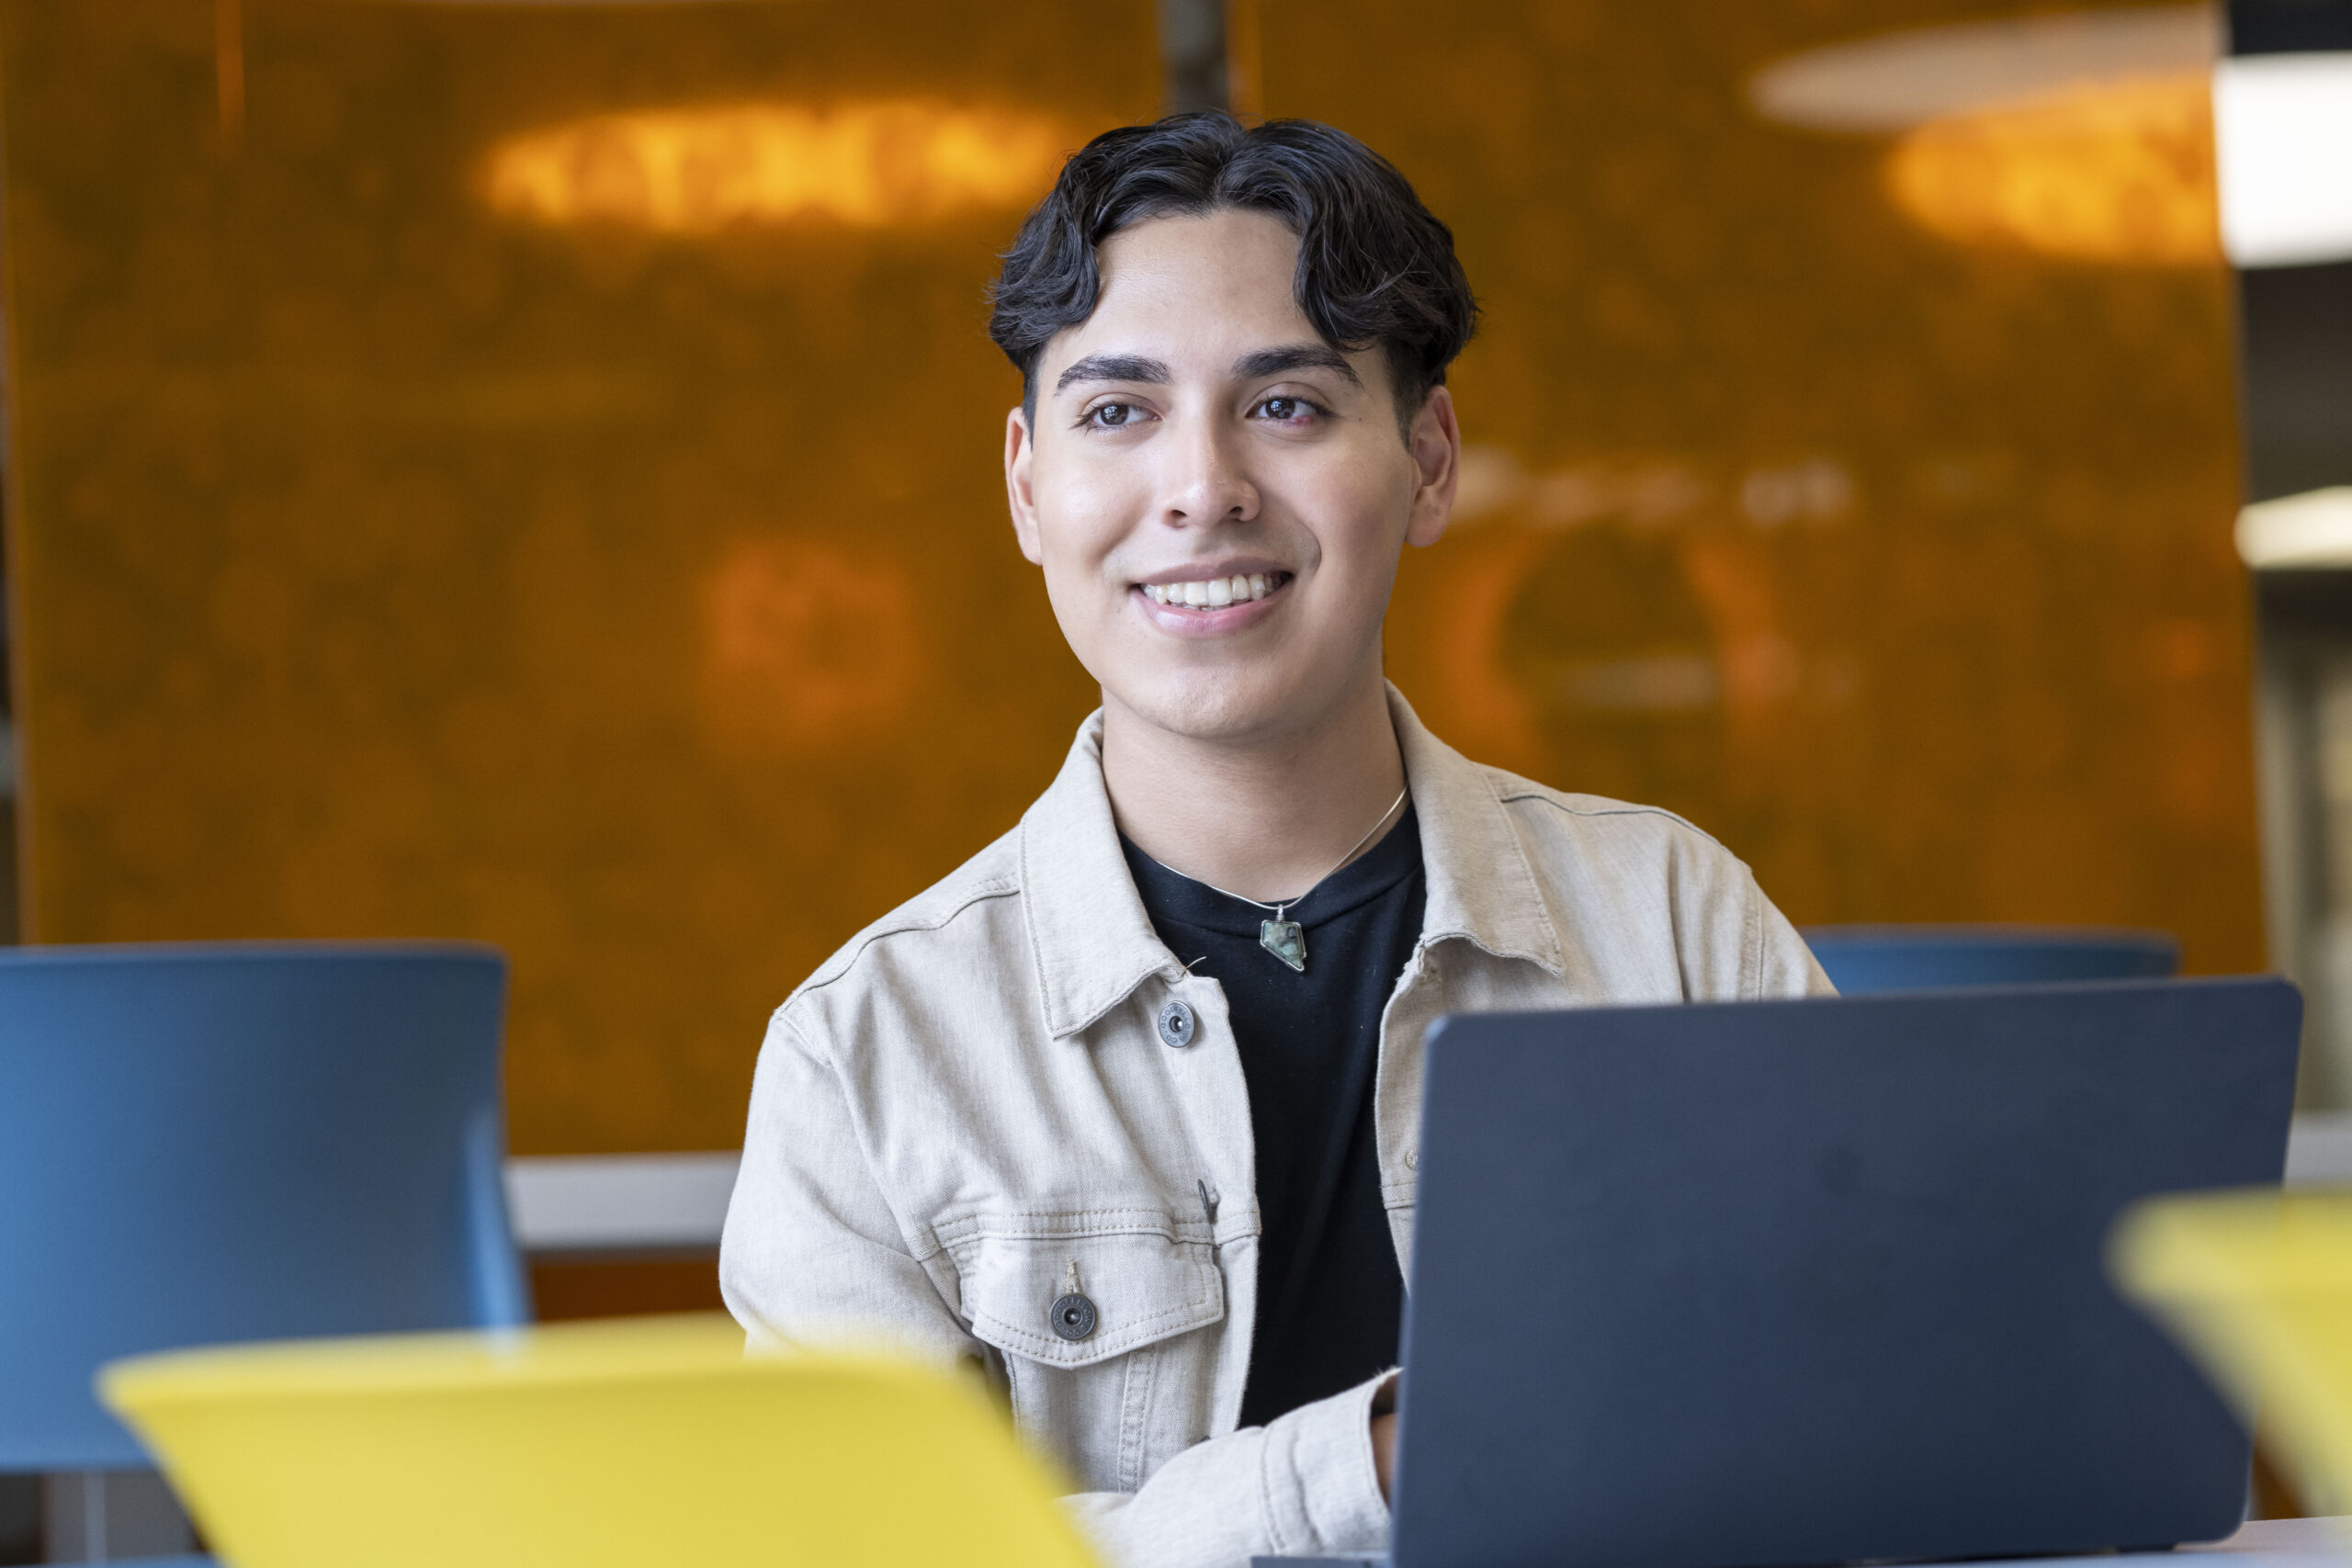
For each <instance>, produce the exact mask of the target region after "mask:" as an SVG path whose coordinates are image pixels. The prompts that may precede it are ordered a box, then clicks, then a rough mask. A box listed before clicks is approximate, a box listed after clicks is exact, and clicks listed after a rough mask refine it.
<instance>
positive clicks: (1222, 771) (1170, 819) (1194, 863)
mask: <svg viewBox="0 0 2352 1568" xmlns="http://www.w3.org/2000/svg"><path fill="white" fill-rule="evenodd" d="M1103 784H1104V785H1105V786H1106V787H1107V788H1108V789H1109V791H1110V795H1111V807H1112V810H1113V811H1114V813H1115V814H1116V816H1117V818H1118V820H1119V830H1120V831H1121V832H1123V833H1125V835H1126V836H1127V837H1128V839H1130V840H1133V841H1134V843H1135V845H1136V848H1138V849H1140V850H1142V851H1143V852H1144V853H1146V854H1148V855H1149V856H1150V857H1151V858H1152V859H1154V860H1156V861H1158V862H1159V863H1160V864H1162V865H1164V866H1166V867H1168V868H1169V869H1170V870H1171V871H1175V872H1179V873H1182V874H1183V875H1186V876H1189V877H1191V878H1193V880H1194V881H1196V882H1205V883H1207V884H1208V885H1209V886H1213V887H1218V888H1222V889H1223V890H1225V891H1226V892H1228V893H1238V894H1239V895H1241V896H1242V897H1245V898H1255V899H1260V900H1262V901H1264V902H1267V903H1272V902H1274V901H1276V900H1278V899H1283V898H1293V897H1297V896H1299V895H1300V894H1303V893H1305V892H1306V891H1307V889H1309V888H1311V887H1313V886H1315V884H1316V883H1317V882H1319V881H1321V880H1322V879H1323V878H1324V877H1326V876H1328V875H1329V874H1331V873H1332V872H1333V871H1335V870H1337V869H1338V868H1339V866H1340V864H1341V863H1343V857H1344V858H1345V859H1352V858H1354V853H1358V852H1362V851H1363V850H1364V849H1368V848H1370V847H1371V841H1370V840H1366V839H1365V838H1364V835H1365V834H1366V833H1367V832H1368V831H1369V830H1370V829H1372V828H1374V826H1375V825H1376V824H1380V823H1383V822H1385V821H1387V820H1389V819H1391V818H1393V817H1394V815H1395V813H1389V812H1388V807H1390V806H1391V805H1392V804H1394V803H1395V802H1396V800H1397V795H1399V794H1400V793H1402V791H1403V790H1404V787H1405V764H1404V758H1403V756H1402V754H1401V752H1400V751H1399V750H1398V748H1397V728H1396V725H1395V723H1394V721H1393V720H1391V718H1390V717H1389V714H1388V701H1387V694H1386V688H1385V683H1384V682H1381V681H1380V680H1379V678H1378V676H1377V674H1376V673H1375V674H1374V678H1373V679H1372V680H1371V681H1370V682H1366V683H1363V686H1362V689H1361V690H1359V691H1356V692H1354V693H1351V694H1350V695H1349V697H1348V698H1347V699H1346V700H1345V701H1343V702H1342V703H1340V704H1339V705H1336V706H1335V707H1334V708H1333V709H1332V711H1331V712H1330V714H1329V716H1326V717H1325V718H1324V719H1322V720H1321V721H1320V722H1318V723H1317V724H1316V725H1314V726H1312V727H1311V728H1306V729H1304V730H1301V731H1299V732H1297V733H1294V734H1287V735H1283V736H1281V737H1278V738H1275V739H1267V740H1261V741H1252V742H1246V743H1245V742H1227V741H1204V740H1201V739H1195V738H1193V737H1190V736H1183V735H1178V734H1175V733H1172V732H1170V731H1169V730H1167V729H1163V728H1159V726H1156V725H1153V724H1151V723H1149V722H1148V721H1147V720H1145V719H1144V718H1142V717H1141V716H1138V715H1136V713H1134V712H1133V711H1131V710H1128V709H1125V708H1123V707H1121V706H1120V705H1118V704H1116V703H1115V702H1111V701H1107V700H1106V701H1105V703H1104V705H1103ZM1384 813H1388V814H1387V815H1386V816H1384ZM1376 836H1377V835H1374V837H1376Z"/></svg>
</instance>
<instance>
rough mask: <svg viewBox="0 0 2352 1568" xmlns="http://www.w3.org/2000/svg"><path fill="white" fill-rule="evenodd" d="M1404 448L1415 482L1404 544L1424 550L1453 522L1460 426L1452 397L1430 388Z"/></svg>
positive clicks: (1458, 477) (1459, 466)
mask: <svg viewBox="0 0 2352 1568" xmlns="http://www.w3.org/2000/svg"><path fill="white" fill-rule="evenodd" d="M1405 446H1406V447H1407V449H1408V451H1410V452H1411V454H1412V457H1413V474H1414V479H1415V480H1416V484H1415V488H1414V491H1413V516H1412V520H1411V521H1410V522H1408V524H1406V525H1405V542H1406V543H1407V544H1408V545H1420V546H1423V547H1427V546H1430V545H1434V544H1436V543H1437V542H1438V541H1439V540H1440V539H1442V538H1443V537H1444V536H1445V525H1447V524H1448V523H1451V522H1452V521H1453V487H1454V486H1455V484H1457V483H1458V482H1459V481H1460V480H1461V478H1462V426H1461V424H1460V423H1458V422H1457V421H1456V420H1455V418H1454V415H1453V393H1452V392H1450V391H1448V390H1447V389H1444V388H1443V387H1432V388H1430V395H1429V396H1428V397H1427V398H1424V399H1423V400H1421V412H1419V413H1417V414H1415V415H1414V416H1413V428H1412V431H1411V434H1409V435H1408V437H1407V438H1406V442H1405Z"/></svg>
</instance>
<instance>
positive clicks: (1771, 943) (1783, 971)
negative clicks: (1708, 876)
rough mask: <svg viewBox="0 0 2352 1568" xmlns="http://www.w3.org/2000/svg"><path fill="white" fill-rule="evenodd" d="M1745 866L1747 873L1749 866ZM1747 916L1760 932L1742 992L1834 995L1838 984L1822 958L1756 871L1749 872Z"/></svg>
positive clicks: (1754, 994) (1765, 995)
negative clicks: (1759, 880) (1832, 981)
mask: <svg viewBox="0 0 2352 1568" xmlns="http://www.w3.org/2000/svg"><path fill="white" fill-rule="evenodd" d="M1741 870H1742V871H1743V872H1744V873H1746V872H1747V868H1746V867H1744V866H1743V867H1742V868H1741ZM1743 880H1744V881H1745V883H1746V884H1747V909H1748V913H1747V920H1748V922H1749V924H1750V926H1751V929H1753V930H1754V931H1755V933H1756V935H1755V939H1754V942H1752V944H1751V946H1750V950H1749V951H1750V953H1751V956H1750V958H1749V960H1748V962H1747V965H1746V967H1747V972H1748V973H1747V976H1746V978H1747V985H1746V986H1743V987H1741V992H1740V994H1741V995H1742V996H1747V997H1756V998H1769V997H1834V996H1836V995H1837V994H1838V987H1836V986H1834V985H1832V984H1830V981H1829V976H1827V975H1826V974H1824V973H1822V969H1821V964H1820V961H1819V960H1817V959H1815V957H1814V955H1813V949H1811V948H1810V947H1807V946H1806V945H1805V943H1804V938H1803V937H1801V936H1799V935H1798V934H1797V929H1796V927H1794V926H1792V925H1791V924H1790V923H1789V918H1788V917H1787V916H1786V915H1783V914H1782V913H1781V911H1780V910H1779V909H1778V908H1775V907H1774V905H1773V903H1772V900H1770V898H1767V897H1764V890H1763V889H1762V888H1761V887H1759V886H1757V885H1756V877H1755V875H1754V874H1753V873H1747V874H1746V875H1744V877H1743Z"/></svg>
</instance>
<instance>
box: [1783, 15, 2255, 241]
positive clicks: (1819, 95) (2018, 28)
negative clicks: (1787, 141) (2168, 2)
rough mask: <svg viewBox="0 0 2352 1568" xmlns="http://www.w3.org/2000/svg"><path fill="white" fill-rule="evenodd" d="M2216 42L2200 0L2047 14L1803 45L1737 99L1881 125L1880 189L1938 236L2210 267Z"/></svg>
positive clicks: (1812, 118)
mask: <svg viewBox="0 0 2352 1568" xmlns="http://www.w3.org/2000/svg"><path fill="white" fill-rule="evenodd" d="M2219 50H2220V22H2219V18H2218V17H2217V15H2216V13H2215V12H2214V11H2213V10H2212V9H2211V7H2208V6H2148V7H2139V8H2120V9H2114V10H2096V11H2077V12H2062V13H2058V14H2054V15H2044V16H2037V17H2012V18H2007V19H2001V20H1996V21H1986V22H1969V23H1962V24H1958V25H1954V26H1948V27H1936V28H1918V29H1915V30H1913V31H1909V32H1903V33H1895V34H1890V35H1887V36H1885V37H1882V38H1876V39H1861V40H1860V41H1857V42H1853V43H1847V44H1838V45H1832V46H1830V47H1827V48H1824V49H1818V50H1812V51H1806V52H1805V53H1804V54H1800V55H1796V56H1792V57H1791V58H1790V59H1787V60H1783V61H1781V62H1776V63H1774V64H1773V65H1770V66H1769V67H1767V68H1766V69H1765V70H1764V71H1762V72H1760V73H1758V75H1757V77H1756V78H1755V80H1754V81H1752V82H1751V83H1750V84H1749V96H1750V99H1751V101H1752V102H1753V103H1754V104H1755V106H1756V107H1757V109H1758V112H1760V113H1762V114H1764V115H1766V116H1768V117H1769V118H1774V119H1777V120H1781V121H1782V122H1784V123H1787V124H1792V125H1801V126H1804V127H1807V128H1809V129H1813V130H1834V131H1847V132H1860V133H1865V134H1869V133H1877V134H1887V133H1894V134H1895V135H1896V137H1897V140H1896V141H1895V144H1894V147H1893V148H1892V149H1891V150H1890V152H1888V155H1887V161H1886V164H1885V180H1886V186H1887V191H1888V194H1889V195H1890V196H1891V197H1893V199H1894V203H1895V205H1896V206H1897V208H1899V209H1901V210H1902V211H1903V212H1904V213H1905V215H1906V216H1908V217H1910V218H1911V219H1912V220H1914V221H1916V222H1917V223H1919V224H1920V225H1921V226H1922V227H1924V228H1926V229H1928V230H1929V231H1932V232H1934V233H1937V234H1940V235H1942V236H1943V237H1945V238H1946V239H1949V240H1952V241H1955V242H1960V243H1968V244H1974V245H1986V246H1996V247H2001V248H2008V249H2018V250H2026V251H2031V252H2036V253H2039V254H2045V255H2054V256H2064V257H2067V258H2069V259H2072V260H2076V261H2087V262H2103V263H2120V264H2128V265H2211V264H2212V263H2213V262H2214V261H2215V260H2217V259H2218V257H2219V256H2220V254H2221V246H2220V240H2219V220H2218V208H2217V197H2216V196H2215V194H2214V172H2213V171H2214V154H2213V130H2212V113H2211V102H2210V92H2209V87H2208V81H2209V77H2210V73H2211V70H2212V65H2213V61H2214V58H2215V56H2216V55H2217V53H2218V52H2219Z"/></svg>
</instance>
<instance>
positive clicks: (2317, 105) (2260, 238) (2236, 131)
mask: <svg viewBox="0 0 2352 1568" xmlns="http://www.w3.org/2000/svg"><path fill="white" fill-rule="evenodd" d="M2213 118H2214V120H2215V130H2216V133H2217V135H2218V138H2219V141H2220V145H2221V170H2222V237H2223V239H2224V241H2225V242H2226V243H2227V244H2228V247H2229V253H2230V259H2231V260H2233V261H2234V262H2236V263H2237V264H2238V265H2240V266H2293V265H2301V264H2304V263H2309V262H2325V261H2338V260H2342V259H2344V258H2345V257H2347V256H2352V53H2318V52H2315V53H2310V54H2256V55H2241V56H2238V57H2235V58H2233V59H2229V60H2224V61H2223V62H2222V63H2221V65H2220V67H2219V68H2218V69H2217V70H2216V71H2215V72H2214V75H2213Z"/></svg>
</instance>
